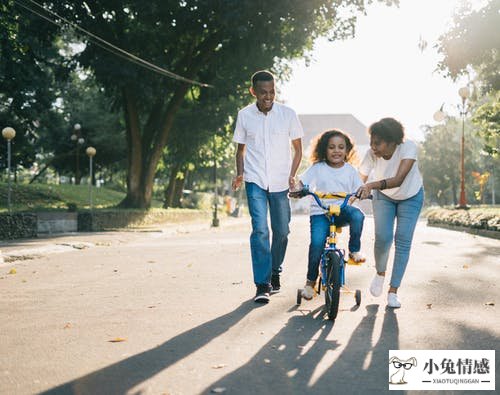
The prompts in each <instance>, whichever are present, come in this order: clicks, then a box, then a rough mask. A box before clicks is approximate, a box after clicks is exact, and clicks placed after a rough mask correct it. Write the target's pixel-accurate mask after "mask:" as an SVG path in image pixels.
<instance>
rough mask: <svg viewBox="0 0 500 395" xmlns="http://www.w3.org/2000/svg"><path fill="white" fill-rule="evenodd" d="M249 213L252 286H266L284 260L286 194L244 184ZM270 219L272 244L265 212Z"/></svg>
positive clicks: (286, 225) (286, 221)
mask: <svg viewBox="0 0 500 395" xmlns="http://www.w3.org/2000/svg"><path fill="white" fill-rule="evenodd" d="M245 189H246V193H247V200H248V210H249V211H250V216H251V217H252V234H251V235H250V251H251V254H252V269H253V280H254V282H255V284H269V282H270V281H271V273H272V274H279V273H280V272H281V264H282V263H283V259H284V258H285V252H286V246H287V244H288V234H289V233H290V228H289V226H288V225H289V223H290V216H291V212H290V201H289V200H288V190H286V191H282V192H269V191H267V190H265V189H262V188H261V187H259V186H258V185H257V184H254V183H253V182H246V183H245ZM268 207H269V214H270V217H271V229H272V232H273V235H272V242H270V238H269V227H268V224H267V210H268Z"/></svg>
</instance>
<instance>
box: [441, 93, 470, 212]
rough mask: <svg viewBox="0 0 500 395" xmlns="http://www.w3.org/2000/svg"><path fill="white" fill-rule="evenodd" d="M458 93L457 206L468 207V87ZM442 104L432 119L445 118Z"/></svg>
mask: <svg viewBox="0 0 500 395" xmlns="http://www.w3.org/2000/svg"><path fill="white" fill-rule="evenodd" d="M458 95H459V96H460V97H461V98H462V104H461V105H459V106H458V109H459V110H460V116H461V117H462V138H461V142H460V197H459V200H458V206H457V208H461V209H468V208H469V206H467V198H466V196H465V117H466V115H467V112H468V109H467V99H468V98H469V96H470V91H469V88H468V87H466V86H465V87H463V88H460V89H459V90H458ZM443 106H444V104H443V105H442V106H441V108H440V109H439V110H438V111H436V112H435V113H434V120H435V121H436V122H442V121H444V119H445V118H446V116H445V113H444V112H443Z"/></svg>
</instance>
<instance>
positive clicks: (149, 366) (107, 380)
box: [41, 300, 254, 395]
mask: <svg viewBox="0 0 500 395" xmlns="http://www.w3.org/2000/svg"><path fill="white" fill-rule="evenodd" d="M253 309H254V302H253V300H248V301H246V302H244V303H242V304H241V305H240V306H239V307H238V308H237V309H236V310H234V311H232V312H230V313H228V314H225V315H223V316H221V317H219V318H216V319H214V320H212V321H209V322H206V323H204V324H202V325H199V326H197V327H195V328H193V329H190V330H189V331H186V332H184V333H182V334H180V335H178V336H175V337H173V338H172V339H170V340H168V341H166V342H165V343H163V344H161V345H159V346H158V347H155V348H152V349H150V350H147V351H144V352H142V353H140V354H136V355H134V356H132V357H130V358H127V359H124V360H122V361H120V362H117V363H115V364H113V365H110V366H107V367H105V368H103V369H100V370H98V371H95V372H92V373H90V374H88V375H86V376H83V377H80V378H78V379H75V380H72V381H70V382H67V383H65V384H62V385H60V386H58V387H55V388H52V389H50V390H48V391H45V392H42V393H41V394H44V395H56V394H57V395H60V394H79V395H80V394H125V393H127V391H128V390H130V389H131V388H133V387H135V386H136V385H138V384H140V383H142V382H143V381H145V380H147V379H149V378H151V377H152V376H154V375H156V374H157V373H159V372H161V371H162V370H164V369H166V368H168V367H169V366H170V365H172V364H174V363H176V362H177V361H179V360H181V359H182V358H185V357H186V356H188V355H189V354H191V353H193V352H195V351H196V350H198V349H199V348H201V347H203V346H205V345H206V344H207V343H209V342H210V341H211V340H213V339H215V338H216V337H218V336H220V335H221V334H223V333H224V332H226V331H228V330H229V329H230V328H231V327H232V326H234V325H235V324H237V323H238V322H239V321H240V320H241V319H242V318H243V317H244V316H245V315H246V314H248V313H249V312H250V311H252V310H253Z"/></svg>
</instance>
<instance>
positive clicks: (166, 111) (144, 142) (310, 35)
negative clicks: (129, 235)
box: [44, 0, 396, 207]
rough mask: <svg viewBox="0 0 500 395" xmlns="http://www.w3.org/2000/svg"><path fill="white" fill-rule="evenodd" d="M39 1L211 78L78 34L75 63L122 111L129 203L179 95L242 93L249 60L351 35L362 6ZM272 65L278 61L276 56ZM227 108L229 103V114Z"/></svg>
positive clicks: (139, 196) (260, 61)
mask: <svg viewBox="0 0 500 395" xmlns="http://www.w3.org/2000/svg"><path fill="white" fill-rule="evenodd" d="M367 2H368V1H367ZM385 3H386V4H393V3H396V1H391V0H386V1H385ZM44 4H45V5H46V6H47V7H50V8H51V9H52V10H54V11H56V12H57V13H58V14H60V15H62V16H64V17H66V18H68V19H70V20H71V21H73V22H74V23H76V24H77V25H78V26H80V27H82V28H85V29H87V30H89V31H91V32H92V33H94V34H96V35H98V36H99V37H102V38H104V39H106V40H108V41H109V42H112V43H113V44H115V45H118V46H119V47H122V48H125V49H126V50H127V51H130V52H132V53H133V54H135V55H137V56H139V57H141V58H143V59H147V60H148V61H150V62H152V63H154V64H155V65H159V66H160V67H163V68H165V69H167V70H169V71H171V72H174V73H176V74H178V75H182V76H184V77H186V78H188V79H196V80H199V81H203V82H205V83H209V84H211V85H212V86H214V88H212V89H207V88H200V87H197V86H193V85H190V84H189V83H187V82H185V81H178V80H174V79H169V78H166V77H161V76H158V75H157V74H154V73H152V72H151V71H150V70H145V69H144V68H140V67H138V66H137V65H135V64H132V63H128V62H124V60H123V58H122V57H118V56H116V53H115V54H110V53H109V52H105V51H103V49H102V46H103V45H102V43H99V44H97V43H96V41H95V40H93V39H88V37H86V38H85V39H86V40H87V41H86V47H85V50H84V51H83V52H82V53H81V54H80V56H79V61H80V63H81V64H82V65H83V66H84V67H87V68H90V69H91V70H93V72H94V74H95V76H96V79H97V81H98V82H99V83H100V84H102V85H103V86H104V88H105V90H106V92H107V93H108V94H109V95H110V96H111V97H112V98H113V100H114V101H115V102H116V103H120V105H121V106H122V108H123V111H124V114H125V121H126V135H127V147H128V148H127V149H128V155H127V156H128V181H127V185H128V192H127V196H126V198H125V200H124V201H123V202H122V203H123V205H124V206H129V207H148V206H149V205H150V201H151V196H152V188H153V180H154V177H155V173H156V169H157V165H158V163H159V160H160V158H161V156H162V153H163V149H164V148H165V146H166V144H167V142H168V140H169V135H170V133H171V130H172V128H173V125H174V121H175V117H176V115H177V113H178V112H179V110H180V108H181V106H182V105H183V103H184V101H185V98H186V96H187V95H189V94H194V95H195V96H198V95H199V97H203V96H204V95H210V96H211V98H212V100H215V102H220V101H221V100H224V98H230V97H232V96H242V95H244V94H246V87H247V81H248V79H249V76H250V74H251V73H252V72H254V71H255V70H258V69H263V68H272V67H273V66H275V65H277V64H279V62H278V61H279V59H290V58H296V57H301V56H304V55H305V54H306V52H307V50H310V49H311V48H312V44H313V42H314V39H315V38H317V37H319V36H322V35H328V36H329V38H330V39H332V40H334V39H339V38H343V37H347V36H349V35H352V33H353V27H354V22H355V13H356V12H362V11H364V7H365V1H363V0H356V1H354V0H353V1H347V0H344V1H335V2H332V1H326V0H322V1H320V0H310V1H307V2H306V1H302V0H292V1H285V0H276V1H273V2H268V1H267V2H264V1H250V0H242V1H238V2H236V1H233V0H213V1H195V0H182V1H179V0H163V1H160V0H154V1H149V2H144V1H142V0H128V1H125V2H116V1H114V0H107V1H100V2H92V3H90V2H76V3H75V2H73V1H71V2H70V1H58V2H49V1H47V2H44ZM339 11H342V12H339ZM114 52H116V51H114ZM276 71H278V72H279V71H280V67H279V66H277V70H276ZM190 89H191V90H192V93H190ZM235 102H237V101H235ZM235 111H236V108H233V109H231V112H232V113H233V114H234V112H235ZM221 126H222V125H221Z"/></svg>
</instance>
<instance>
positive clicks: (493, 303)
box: [485, 302, 495, 306]
mask: <svg viewBox="0 0 500 395" xmlns="http://www.w3.org/2000/svg"><path fill="white" fill-rule="evenodd" d="M485 305H486V306H495V302H486V303H485Z"/></svg>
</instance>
